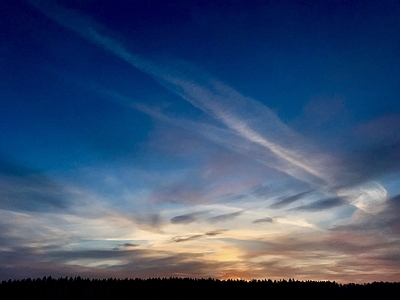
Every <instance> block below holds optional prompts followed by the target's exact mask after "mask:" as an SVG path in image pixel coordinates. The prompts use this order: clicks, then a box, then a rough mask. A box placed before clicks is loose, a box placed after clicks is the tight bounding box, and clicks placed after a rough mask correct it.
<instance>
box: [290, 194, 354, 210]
mask: <svg viewBox="0 0 400 300" xmlns="http://www.w3.org/2000/svg"><path fill="white" fill-rule="evenodd" d="M347 203H348V202H347V201H346V198H345V197H333V198H328V199H323V200H320V201H316V202H313V203H310V204H307V205H303V206H299V207H296V208H293V210H307V211H320V210H325V209H329V208H334V207H338V206H342V205H345V204H347Z"/></svg>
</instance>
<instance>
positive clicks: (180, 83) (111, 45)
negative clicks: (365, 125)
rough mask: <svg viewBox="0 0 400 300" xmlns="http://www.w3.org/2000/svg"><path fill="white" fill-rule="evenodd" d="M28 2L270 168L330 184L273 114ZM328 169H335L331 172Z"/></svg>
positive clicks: (90, 25) (76, 19)
mask: <svg viewBox="0 0 400 300" xmlns="http://www.w3.org/2000/svg"><path fill="white" fill-rule="evenodd" d="M28 2H29V3H31V4H32V5H33V6H35V7H36V8H38V9H39V10H40V11H42V12H43V13H45V14H46V15H47V16H49V17H50V18H52V19H53V20H55V21H56V22H57V23H58V24H60V25H62V26H64V27H66V28H68V29H70V30H72V31H74V32H76V33H77V34H79V35H80V36H82V37H84V38H85V39H87V40H89V41H91V42H93V43H95V44H97V45H99V46H101V47H103V48H105V49H107V50H109V51H111V52H112V53H114V54H115V55H116V56H118V57H120V58H121V59H123V60H125V61H126V62H128V63H129V64H131V65H132V66H134V67H135V68H138V69H140V70H141V71H143V72H145V73H146V74H149V75H150V76H152V77H153V78H154V79H156V80H157V81H158V82H160V84H162V85H164V86H165V87H166V88H168V89H169V90H171V91H172V92H174V93H176V94H177V95H179V96H181V97H182V98H183V99H185V100H186V101H188V102H190V103H191V104H193V105H194V106H195V107H197V108H199V109H201V110H202V111H204V112H205V113H206V114H208V115H210V116H212V117H214V118H215V119H217V120H218V121H220V122H221V123H222V124H223V125H225V126H226V127H227V128H228V129H229V130H231V131H232V132H233V133H234V134H235V135H237V136H239V137H240V138H241V139H242V140H244V141H246V143H247V144H250V145H251V146H252V147H254V146H256V147H257V148H258V151H260V155H259V156H260V160H261V157H263V156H264V157H265V156H267V157H268V156H272V157H274V158H275V160H269V161H268V165H269V166H270V167H273V168H276V169H278V170H279V171H282V172H284V173H286V174H289V175H290V176H293V177H295V178H297V179H299V180H305V181H307V182H309V183H312V184H314V185H321V184H322V185H325V184H331V183H332V178H331V176H328V174H327V173H326V172H325V170H324V169H325V167H326V166H325V165H324V164H326V163H329V161H328V162H327V161H325V160H326V158H327V157H325V158H323V157H322V156H321V155H320V154H319V156H320V158H319V159H318V160H316V159H315V158H316V156H317V155H316V153H315V151H314V150H310V149H311V147H310V145H309V143H306V142H305V141H303V139H302V138H300V137H299V136H298V135H296V134H295V133H294V132H293V131H292V130H291V129H290V128H289V127H287V126H286V125H285V124H284V123H283V122H282V121H281V120H280V119H279V118H278V117H277V115H276V114H275V113H274V112H273V111H271V110H270V109H269V108H267V107H266V106H264V105H262V104H261V103H259V102H257V101H256V100H254V99H250V98H248V97H245V96H243V95H241V94H240V93H238V92H237V91H235V90H233V89H232V88H230V87H228V86H226V85H224V84H222V83H220V82H218V81H217V80H214V79H212V78H211V77H210V76H208V75H206V74H205V72H200V73H199V72H193V70H191V69H193V67H188V65H189V64H184V67H183V69H182V70H177V69H176V68H171V67H168V66H167V63H166V64H163V65H158V64H156V63H154V62H153V61H150V60H148V59H145V58H143V57H140V56H139V55H135V54H133V53H132V52H131V51H130V50H129V49H128V48H127V47H126V46H124V45H123V44H122V43H120V42H118V41H117V40H116V39H114V38H112V37H110V35H107V34H106V33H103V32H105V31H106V30H105V29H104V28H102V27H101V26H100V25H98V24H96V22H94V21H89V20H88V19H87V18H86V17H84V16H81V15H79V14H78V13H76V12H74V11H71V10H67V9H64V8H62V7H61V6H59V5H57V4H54V3H52V2H48V1H35V0H29V1H28ZM181 66H182V64H181ZM196 71H198V70H196ZM199 74H200V75H199ZM250 116H251V117H250ZM236 145H237V146H236V148H237V147H240V146H238V145H241V143H238V144H236ZM304 145H307V146H304ZM241 151H242V152H245V151H246V150H245V149H243V150H241ZM310 151H311V153H312V155H311V153H310ZM328 160H329V159H328ZM264 162H265V160H264ZM332 169H333V166H331V172H333V171H332Z"/></svg>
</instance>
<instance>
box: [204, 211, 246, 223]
mask: <svg viewBox="0 0 400 300" xmlns="http://www.w3.org/2000/svg"><path fill="white" fill-rule="evenodd" d="M243 212H244V211H237V212H233V213H228V214H222V215H218V216H214V217H210V218H208V219H205V221H206V222H208V223H217V222H224V221H229V220H231V219H234V218H236V217H238V216H240V215H241V214H242V213H243Z"/></svg>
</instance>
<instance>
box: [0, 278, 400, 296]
mask: <svg viewBox="0 0 400 300" xmlns="http://www.w3.org/2000/svg"><path fill="white" fill-rule="evenodd" d="M399 292H400V283H395V282H373V283H367V284H354V283H348V284H339V283H336V282H330V281H298V280H294V279H289V280H279V281H276V280H275V281H272V280H252V281H244V280H218V279H212V278H208V279H193V278H151V279H123V280H121V279H114V278H110V279H102V280H99V279H83V278H81V277H79V276H78V277H74V278H72V277H69V278H68V277H65V278H58V279H54V278H52V277H43V278H37V279H30V278H28V279H23V280H8V281H3V282H2V283H1V284H0V298H1V299H59V300H62V299H73V300H79V299H96V300H100V299H118V300H121V299H165V298H166V299H246V298H247V299H271V298H275V297H293V298H299V297H301V298H307V299H350V298H353V299H354V297H356V298H359V297H369V298H378V299H382V298H389V297H393V295H396V294H397V295H398V294H399Z"/></svg>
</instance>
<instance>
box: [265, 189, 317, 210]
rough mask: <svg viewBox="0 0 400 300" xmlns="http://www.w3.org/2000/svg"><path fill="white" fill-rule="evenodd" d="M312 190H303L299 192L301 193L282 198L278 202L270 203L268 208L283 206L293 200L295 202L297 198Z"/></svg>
mask: <svg viewBox="0 0 400 300" xmlns="http://www.w3.org/2000/svg"><path fill="white" fill-rule="evenodd" d="M313 191H314V190H311V191H305V192H301V193H298V194H295V195H292V196H289V197H286V198H284V199H283V200H281V201H279V202H276V203H273V204H271V205H270V206H269V207H270V208H282V207H285V206H287V205H289V204H292V203H293V202H295V201H297V200H300V199H301V198H303V197H304V196H306V195H308V194H310V193H311V192H313Z"/></svg>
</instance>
